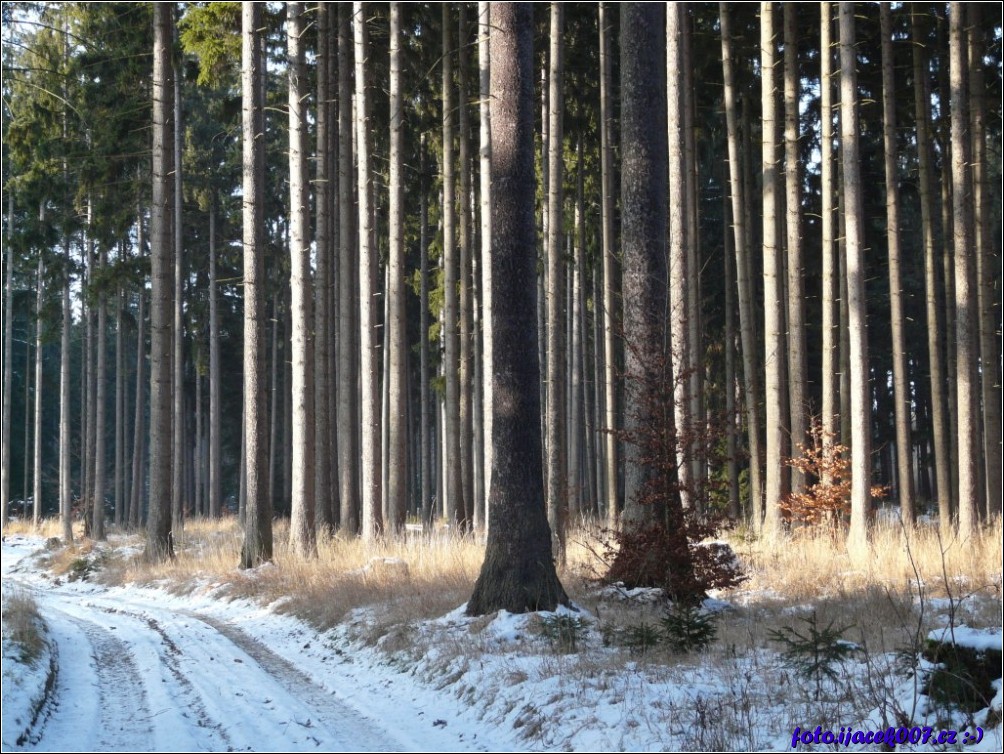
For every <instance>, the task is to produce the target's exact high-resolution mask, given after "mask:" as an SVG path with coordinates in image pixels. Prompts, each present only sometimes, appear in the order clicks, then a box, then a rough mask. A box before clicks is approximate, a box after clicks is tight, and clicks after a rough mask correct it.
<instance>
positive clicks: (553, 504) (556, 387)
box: [544, 2, 567, 563]
mask: <svg viewBox="0 0 1004 754" xmlns="http://www.w3.org/2000/svg"><path fill="white" fill-rule="evenodd" d="M564 24H565V13H564V5H563V4H562V3H557V2H553V3H551V33H550V55H549V70H548V87H549V92H548V135H547V162H548V183H547V404H546V413H545V417H544V427H545V433H546V444H545V451H546V461H545V465H546V471H545V479H546V480H547V522H548V524H550V526H551V534H552V536H553V537H554V543H553V544H554V554H555V557H556V558H557V559H558V562H559V563H564V560H565V514H566V493H567V490H566V489H565V486H566V481H567V476H566V473H565V466H566V460H567V459H566V455H565V453H566V448H565V418H564V406H565V373H566V369H565V358H564V356H565V343H564V340H565V338H564V320H563V309H564V307H563V306H562V300H563V298H564V291H565V265H564V260H563V258H562V257H563V255H562V248H561V247H562V241H563V239H564V223H563V221H562V214H563V213H562V210H563V206H562V205H563V203H564V196H563V192H562V183H563V181H564V159H563V154H562V152H563V133H562V130H563V129H562V123H563V120H564V118H563V115H564V107H565V100H564V93H563V83H562V79H563V78H564V60H563V56H564V52H563V45H562V35H563V34H564Z"/></svg>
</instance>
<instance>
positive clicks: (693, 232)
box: [667, 5, 707, 513]
mask: <svg viewBox="0 0 1004 754" xmlns="http://www.w3.org/2000/svg"><path fill="white" fill-rule="evenodd" d="M688 7H690V6H687V5H684V6H681V11H680V55H681V60H682V61H683V64H682V67H681V70H682V74H683V75H682V79H681V87H682V90H681V94H680V100H681V103H682V108H683V110H682V113H681V129H682V132H683V180H684V192H685V199H686V205H685V206H686V212H685V214H684V221H683V226H684V229H685V231H686V241H685V246H684V248H685V249H686V257H687V270H688V271H689V273H690V274H689V275H688V276H687V340H688V345H687V353H688V360H687V364H688V381H689V385H688V386H687V400H688V401H689V403H690V405H689V407H688V409H687V413H688V414H689V416H690V421H691V423H692V425H693V430H692V431H693V432H694V433H696V436H695V442H693V443H691V447H690V448H689V449H688V451H687V453H686V455H687V456H689V458H690V478H691V480H692V481H691V485H690V486H691V487H692V488H693V493H692V495H691V500H690V502H689V504H690V505H692V506H693V508H694V509H695V510H696V511H697V512H698V513H701V512H703V511H702V507H703V503H702V500H703V498H704V491H703V488H704V477H705V475H706V471H707V459H706V458H705V456H706V454H705V452H704V450H703V448H702V446H701V441H700V440H699V439H697V438H699V437H700V436H701V434H702V433H703V428H702V427H703V424H704V398H703V396H704V370H703V369H702V368H701V366H700V361H699V355H700V347H701V328H702V322H701V265H700V263H699V261H698V260H699V259H700V244H701V237H700V233H699V232H698V229H699V228H700V211H699V209H700V195H699V194H700V192H699V191H698V188H697V184H698V174H697V173H698V160H697V139H696V135H695V128H694V66H693V65H692V64H691V61H692V60H693V53H692V49H691V47H692V39H693V19H692V17H691V13H690V12H689V11H688V10H687V8H688ZM667 8H668V6H667ZM677 435H679V430H677Z"/></svg>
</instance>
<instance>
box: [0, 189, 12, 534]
mask: <svg viewBox="0 0 1004 754" xmlns="http://www.w3.org/2000/svg"><path fill="white" fill-rule="evenodd" d="M7 198H8V200H9V202H8V205H7V206H8V210H7V254H6V259H7V274H6V275H5V276H4V327H3V450H2V454H3V463H2V469H0V477H2V481H0V509H2V510H3V525H4V526H5V527H6V526H7V514H8V508H7V503H8V501H9V500H10V477H11V474H10V471H11V468H10V467H11V460H10V457H11V405H12V401H13V394H14V245H13V244H12V243H11V242H10V241H11V235H12V232H13V224H14V192H13V191H12V192H10V194H9V195H8V197H7Z"/></svg>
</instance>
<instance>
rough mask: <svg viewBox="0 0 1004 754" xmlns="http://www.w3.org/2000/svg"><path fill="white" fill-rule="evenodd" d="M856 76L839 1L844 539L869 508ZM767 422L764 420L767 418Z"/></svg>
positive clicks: (848, 18)
mask: <svg viewBox="0 0 1004 754" xmlns="http://www.w3.org/2000/svg"><path fill="white" fill-rule="evenodd" d="M858 124H859V117H858V76H857V52H856V49H855V36H854V3H846V2H842V3H840V137H841V139H840V140H841V144H842V147H843V168H844V181H843V188H844V201H843V207H844V224H845V230H846V234H845V237H846V239H847V240H846V248H847V251H846V258H847V313H848V319H847V329H848V331H849V334H850V335H849V345H850V352H849V357H850V372H851V395H850V403H851V528H850V533H849V544H850V545H851V546H852V547H854V548H860V547H862V546H863V545H865V544H866V542H867V536H868V528H867V527H868V511H869V510H870V508H871V396H870V390H869V385H868V316H867V311H866V309H867V307H866V298H865V260H864V228H863V223H864V213H863V210H862V198H861V158H860V150H859V148H858V133H859V128H858ZM768 423H769V420H768Z"/></svg>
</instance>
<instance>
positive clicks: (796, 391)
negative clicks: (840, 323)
mask: <svg viewBox="0 0 1004 754" xmlns="http://www.w3.org/2000/svg"><path fill="white" fill-rule="evenodd" d="M783 7H784V162H785V171H784V186H785V204H786V208H787V211H786V214H785V218H786V222H785V226H786V228H787V231H788V239H787V241H788V297H787V298H788V405H789V412H790V415H791V439H790V441H789V442H790V453H791V455H792V456H793V457H795V456H799V455H801V448H804V447H806V445H807V443H808V437H809V426H808V425H809V422H808V417H809V415H810V414H811V408H810V406H809V392H808V382H809V368H808V362H807V357H806V350H807V346H806V337H805V284H804V282H803V275H804V267H805V263H804V261H803V252H802V169H801V157H800V155H799V131H800V129H799V122H798V120H799V118H798V108H799V99H800V97H799V89H800V77H799V72H798V41H797V39H798V15H797V14H798V5H797V4H795V3H785V4H784V6H783ZM805 485H806V479H805V474H804V473H803V472H802V471H801V470H800V469H798V467H793V468H792V470H791V491H792V492H796V493H797V492H802V491H803V490H804V489H805Z"/></svg>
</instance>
